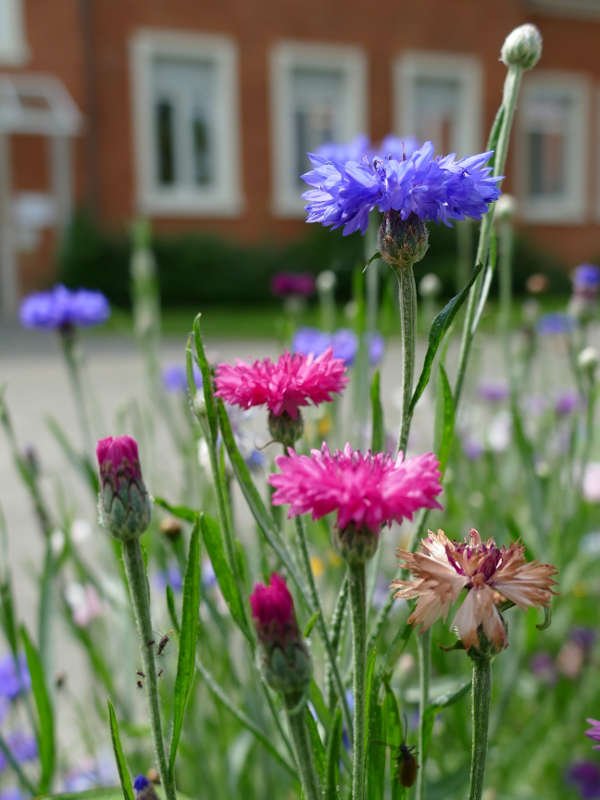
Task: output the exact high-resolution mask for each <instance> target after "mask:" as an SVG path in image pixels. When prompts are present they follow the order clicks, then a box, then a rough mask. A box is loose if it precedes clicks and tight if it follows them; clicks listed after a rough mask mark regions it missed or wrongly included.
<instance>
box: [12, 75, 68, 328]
mask: <svg viewBox="0 0 600 800" xmlns="http://www.w3.org/2000/svg"><path fill="white" fill-rule="evenodd" d="M80 128H81V115H80V113H79V110H78V109H77V106H76V105H75V103H74V102H73V99H72V98H71V96H70V95H69V93H68V92H67V90H66V89H65V87H64V86H63V84H62V83H61V82H60V81H59V80H57V79H56V78H54V77H52V76H50V75H8V74H4V75H3V74H0V316H11V315H12V314H14V312H15V310H16V308H17V302H18V297H19V286H18V263H17V244H18V242H17V235H16V234H17V224H18V222H19V220H18V219H17V216H19V217H21V218H22V217H23V214H22V213H21V214H18V208H20V205H22V203H21V204H20V205H19V204H18V203H15V198H14V196H13V191H12V163H11V148H10V145H11V141H10V137H11V135H13V134H33V135H39V136H44V137H46V138H47V141H48V158H49V159H50V176H51V177H50V183H51V185H50V193H49V196H48V200H49V201H50V202H51V204H52V206H53V209H52V214H51V218H52V224H53V226H54V227H55V228H56V229H57V230H59V231H60V230H61V229H62V228H63V227H64V226H65V225H66V224H67V222H68V220H69V217H70V214H71V208H72V194H73V188H72V169H71V138H72V137H73V136H75V135H76V134H77V133H78V132H79V130H80ZM38 204H39V203H38ZM25 216H27V215H25Z"/></svg>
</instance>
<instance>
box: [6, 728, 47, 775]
mask: <svg viewBox="0 0 600 800" xmlns="http://www.w3.org/2000/svg"><path fill="white" fill-rule="evenodd" d="M6 744H7V745H8V747H9V749H10V752H11V753H12V755H13V758H14V759H15V761H18V762H19V764H22V763H24V762H25V761H33V760H34V759H36V758H37V754H38V750H37V742H36V740H35V738H34V737H33V736H30V735H29V734H27V733H21V732H20V731H15V732H14V733H10V734H9V735H8V736H7V737H6ZM7 764H8V761H7V758H6V756H5V755H4V752H3V751H1V750H0V772H2V771H3V770H4V769H6V766H7Z"/></svg>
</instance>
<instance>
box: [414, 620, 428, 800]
mask: <svg viewBox="0 0 600 800" xmlns="http://www.w3.org/2000/svg"><path fill="white" fill-rule="evenodd" d="M417 649H418V655H419V748H418V752H419V759H420V761H421V764H420V769H419V771H418V772H417V792H416V800H423V798H424V797H425V756H426V753H425V711H426V710H427V706H428V705H429V677H430V675H431V636H430V632H429V631H425V632H424V633H423V634H422V635H421V636H419V637H418V643H417Z"/></svg>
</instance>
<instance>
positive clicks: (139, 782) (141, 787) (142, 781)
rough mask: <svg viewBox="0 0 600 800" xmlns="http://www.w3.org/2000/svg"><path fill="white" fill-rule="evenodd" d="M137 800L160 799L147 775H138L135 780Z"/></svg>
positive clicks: (134, 786)
mask: <svg viewBox="0 0 600 800" xmlns="http://www.w3.org/2000/svg"><path fill="white" fill-rule="evenodd" d="M133 788H134V789H135V796H136V800H158V797H157V795H156V792H155V791H154V787H153V786H152V783H151V782H150V781H149V780H148V778H147V777H146V776H145V775H138V776H137V777H136V778H135V780H134V781H133Z"/></svg>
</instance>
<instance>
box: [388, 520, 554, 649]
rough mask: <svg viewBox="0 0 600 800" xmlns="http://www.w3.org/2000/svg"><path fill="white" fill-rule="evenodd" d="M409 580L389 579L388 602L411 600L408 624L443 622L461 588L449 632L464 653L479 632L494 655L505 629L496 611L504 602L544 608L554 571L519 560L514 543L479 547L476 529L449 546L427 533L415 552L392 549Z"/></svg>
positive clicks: (473, 644)
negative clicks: (392, 590)
mask: <svg viewBox="0 0 600 800" xmlns="http://www.w3.org/2000/svg"><path fill="white" fill-rule="evenodd" d="M398 557H399V558H400V559H401V560H402V561H403V563H401V565H400V566H402V567H403V568H405V569H408V570H409V571H410V572H411V573H412V575H413V576H414V578H415V580H411V581H405V580H395V581H393V582H392V586H393V587H394V588H395V589H397V590H398V591H397V592H396V593H395V595H394V597H400V598H404V599H407V600H410V599H414V598H417V605H416V608H415V610H414V611H413V612H412V614H411V615H410V617H409V618H408V621H409V623H416V624H420V626H421V632H423V631H425V630H427V629H428V628H430V627H431V625H433V623H434V622H435V621H436V620H437V619H438V618H439V617H446V616H447V615H448V612H449V610H450V606H451V605H452V603H454V601H455V600H457V599H458V597H459V595H460V594H461V592H462V590H463V589H466V590H467V596H466V598H465V599H464V602H463V603H462V605H461V606H460V608H459V609H458V611H457V613H456V616H455V617H454V623H453V627H454V628H456V630H457V633H458V636H459V637H460V639H461V640H462V643H463V645H464V647H465V649H467V650H468V649H469V648H471V647H478V646H479V645H480V641H479V627H480V626H481V628H482V629H483V633H484V634H485V636H486V638H487V640H488V641H489V642H490V643H491V644H492V646H493V647H494V649H495V650H496V651H500V650H502V649H503V648H505V647H507V646H508V639H507V635H506V626H505V624H504V621H503V619H502V617H501V616H500V612H499V611H498V608H497V606H499V605H502V604H503V603H505V602H507V601H508V602H509V603H514V604H515V605H517V606H519V608H528V607H530V606H547V605H549V603H550V600H551V598H552V595H553V594H554V592H553V588H552V587H553V585H554V583H555V581H554V578H553V576H554V575H555V574H556V572H557V570H556V568H555V567H553V566H552V565H551V564H540V563H539V562H538V561H531V562H529V563H528V562H526V561H525V550H524V547H523V546H522V545H520V544H517V543H513V544H511V545H510V546H509V547H498V546H497V545H496V543H495V542H494V540H493V539H488V540H487V542H485V543H483V542H482V541H481V537H480V535H479V533H478V532H477V531H476V530H471V531H470V533H469V536H468V538H467V539H465V541H464V542H453V541H451V540H450V539H448V537H447V536H446V534H445V533H444V531H441V530H439V531H438V532H437V533H433V532H432V531H429V535H428V536H426V537H425V539H423V541H422V542H421V545H420V549H419V550H418V551H417V552H416V553H411V552H408V551H407V550H398Z"/></svg>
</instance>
